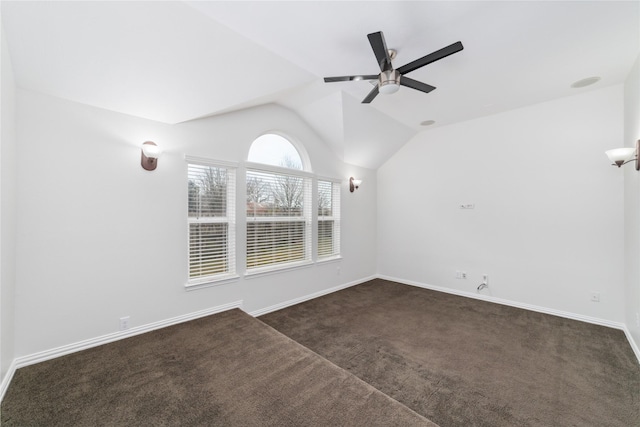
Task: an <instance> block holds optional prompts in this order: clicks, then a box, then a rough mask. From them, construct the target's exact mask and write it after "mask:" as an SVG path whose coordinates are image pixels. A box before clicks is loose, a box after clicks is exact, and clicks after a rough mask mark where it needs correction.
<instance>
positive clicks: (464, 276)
mask: <svg viewBox="0 0 640 427" xmlns="http://www.w3.org/2000/svg"><path fill="white" fill-rule="evenodd" d="M462 278H463V279H466V278H467V272H466V271H463V272H462Z"/></svg>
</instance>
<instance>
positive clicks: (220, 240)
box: [188, 163, 236, 285]
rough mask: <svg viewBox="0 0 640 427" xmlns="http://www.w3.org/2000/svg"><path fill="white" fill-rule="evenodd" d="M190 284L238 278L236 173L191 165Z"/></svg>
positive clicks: (204, 165)
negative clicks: (236, 274)
mask: <svg viewBox="0 0 640 427" xmlns="http://www.w3.org/2000/svg"><path fill="white" fill-rule="evenodd" d="M188 187H189V190H188V191H189V197H188V198H189V203H188V212H189V213H188V223H189V283H188V285H193V284H200V283H204V282H210V281H215V280H218V279H223V278H226V277H229V276H233V275H235V272H236V262H235V253H236V249H235V235H236V233H235V220H236V219H235V192H236V190H235V169H233V168H228V167H219V166H214V165H207V164H195V163H189V165H188Z"/></svg>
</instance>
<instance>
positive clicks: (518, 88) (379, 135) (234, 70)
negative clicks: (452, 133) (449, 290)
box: [2, 1, 640, 168]
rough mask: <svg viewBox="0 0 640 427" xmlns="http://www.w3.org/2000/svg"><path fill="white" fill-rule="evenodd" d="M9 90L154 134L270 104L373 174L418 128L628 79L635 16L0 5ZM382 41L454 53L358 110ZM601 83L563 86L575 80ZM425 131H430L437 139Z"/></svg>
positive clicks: (581, 5)
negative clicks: (416, 86)
mask: <svg viewBox="0 0 640 427" xmlns="http://www.w3.org/2000/svg"><path fill="white" fill-rule="evenodd" d="M2 24H3V31H4V33H5V36H6V39H7V41H8V45H9V49H10V53H11V59H12V63H13V67H14V73H15V78H16V82H17V84H18V85H19V86H20V87H23V88H26V89H30V90H35V91H39V92H43V93H46V94H50V95H53V96H57V97H61V98H65V99H69V100H72V101H77V102H81V103H85V104H88V105H93V106H97V107H101V108H106V109H109V110H113V111H119V112H122V113H126V114H131V115H135V116H139V117H144V118H148V119H153V120H157V121H161V122H166V123H178V122H182V121H186V120H191V119H195V118H199V117H204V116H209V115H215V114H220V113H223V112H228V111H233V110H237V109H241V108H246V107H250V106H254V105H260V104H264V103H269V102H275V103H278V104H280V105H283V106H285V107H288V108H291V109H293V110H294V111H296V112H297V113H298V114H299V115H300V116H301V117H302V118H303V119H305V120H306V121H307V122H308V123H309V124H310V125H311V126H312V127H313V128H314V129H315V130H316V131H317V132H318V134H319V135H321V136H322V137H323V139H325V140H326V141H327V144H328V145H329V146H330V147H331V149H332V150H333V151H334V152H335V153H336V154H337V155H338V156H339V157H340V158H341V159H343V160H344V161H346V162H348V163H353V164H356V165H361V166H365V167H371V168H377V167H378V166H379V165H381V164H382V163H383V162H384V161H385V160H386V159H387V158H388V157H389V156H390V155H391V154H392V153H393V152H395V151H396V150H397V149H398V148H400V147H401V146H402V145H403V144H405V143H406V142H407V141H408V140H409V139H410V138H411V137H412V136H413V135H414V134H415V133H416V132H419V131H421V130H424V129H428V128H425V127H421V126H420V122H422V121H425V120H435V121H436V124H435V125H433V126H442V125H445V124H450V123H455V122H459V121H463V120H469V119H472V118H476V117H481V116H484V115H489V114H494V113H497V112H501V111H505V110H508V109H513V108H518V107H522V106H525V105H530V104H534V103H538V102H543V101H548V100H552V99H555V98H558V97H562V96H568V95H571V94H576V93H579V92H582V91H588V90H593V89H597V88H601V87H604V86H608V85H612V84H618V83H621V82H623V81H624V79H625V78H626V76H627V74H628V72H629V71H630V69H631V66H632V65H633V62H634V60H635V58H636V56H637V55H638V52H639V50H640V3H639V2H636V1H624V2H615V1H595V2H579V1H568V2H556V1H538V2H535V1H534V2H520V1H513V2H509V1H496V2H482V1H472V2H459V1H449V2H446V1H445V2H438V1H424V2H419V1H413V2H400V1H387V2H384V1H355V2H346V1H341V2H327V1H315V2H312V1H299V2H290V1H289V2H271V1H258V2H242V1H239V2H222V1H215V2H209V1H188V2H180V1H178V2H149V1H147V2H93V1H88V2H54V1H46V2H9V1H3V2H2ZM376 31H383V32H384V35H385V39H386V42H387V46H388V47H389V48H394V49H396V50H397V51H398V56H397V58H396V59H395V60H394V66H395V67H396V68H397V67H399V66H401V65H404V64H405V63H407V62H410V61H412V60H414V59H417V58H419V57H422V56H424V55H426V54H428V53H431V52H433V51H435V50H438V49H440V48H442V47H444V46H446V45H449V44H451V43H454V42H456V41H461V42H462V43H463V45H464V50H463V51H462V52H459V53H457V54H455V55H452V56H450V57H447V58H445V59H442V60H441V61H438V62H435V63H433V64H430V65H427V66H426V67H424V68H421V69H419V70H416V71H414V72H412V73H410V74H409V75H408V76H409V77H411V78H413V79H416V80H420V81H423V82H425V83H428V84H431V85H433V86H436V87H437V89H436V90H435V91H433V92H431V93H429V94H425V93H421V92H417V91H414V90H412V89H409V88H406V87H402V88H401V89H400V91H399V92H398V93H396V94H393V95H379V96H378V97H377V98H376V99H375V100H374V101H373V102H372V103H371V104H368V105H366V104H361V103H360V101H361V100H362V99H363V98H364V97H365V96H366V94H367V93H368V92H369V91H370V90H371V89H372V87H373V86H372V85H371V84H370V83H369V82H366V81H359V82H344V83H324V82H323V80H322V77H325V76H340V75H351V74H377V73H378V68H377V64H376V60H375V57H374V55H373V52H372V50H371V47H370V45H369V42H368V40H367V37H366V35H367V34H368V33H372V32H376ZM590 76H600V77H601V78H602V79H601V80H600V82H598V83H597V84H595V85H593V86H589V87H586V88H582V89H572V88H570V85H571V83H573V82H574V81H576V80H579V79H582V78H585V77H590ZM433 126H432V127H433Z"/></svg>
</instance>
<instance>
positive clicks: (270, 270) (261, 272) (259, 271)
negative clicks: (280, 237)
mask: <svg viewBox="0 0 640 427" xmlns="http://www.w3.org/2000/svg"><path fill="white" fill-rule="evenodd" d="M312 265H313V262H311V261H301V262H296V263H291V264H283V265H280V266H277V267H276V266H270V267H262V268H256V269H254V270H251V271H247V272H246V273H245V278H246V279H253V278H255V277H262V276H268V275H270V274H277V273H282V272H285V271H290V270H299V269H302V268H309V267H311V266H312Z"/></svg>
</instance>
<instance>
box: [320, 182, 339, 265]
mask: <svg viewBox="0 0 640 427" xmlns="http://www.w3.org/2000/svg"><path fill="white" fill-rule="evenodd" d="M317 244H318V258H319V259H321V258H327V257H334V256H338V255H340V184H339V183H337V182H331V181H322V180H318V242H317Z"/></svg>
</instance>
